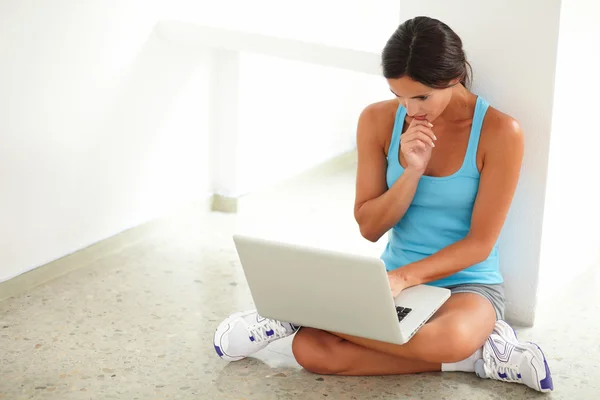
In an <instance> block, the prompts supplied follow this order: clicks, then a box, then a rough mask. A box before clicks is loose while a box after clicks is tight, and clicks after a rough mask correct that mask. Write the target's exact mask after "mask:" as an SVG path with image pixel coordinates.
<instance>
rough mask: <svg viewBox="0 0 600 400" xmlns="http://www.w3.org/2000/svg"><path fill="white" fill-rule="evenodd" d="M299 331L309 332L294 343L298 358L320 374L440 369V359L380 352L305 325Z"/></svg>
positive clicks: (300, 333)
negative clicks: (407, 356)
mask: <svg viewBox="0 0 600 400" xmlns="http://www.w3.org/2000/svg"><path fill="white" fill-rule="evenodd" d="M303 332H304V333H303ZM306 333H308V334H306ZM296 335H303V336H304V335H306V336H305V337H306V339H305V340H294V342H293V344H292V349H293V352H294V355H295V356H296V360H297V361H298V363H299V364H300V365H302V366H303V367H304V368H305V369H306V370H308V371H310V372H314V373H317V374H323V375H347V376H372V375H401V374H414V373H419V372H439V371H441V364H439V363H437V364H436V363H428V362H426V361H418V360H407V359H404V358H400V357H397V356H393V355H390V354H386V353H381V352H379V351H376V350H371V349H368V348H366V347H363V346H360V345H357V344H354V343H352V342H349V341H347V340H345V339H342V338H340V337H338V336H336V335H333V334H331V333H329V332H325V331H320V330H317V329H312V328H302V329H301V330H300V331H299V332H298V333H297V334H296ZM301 337H302V336H301Z"/></svg>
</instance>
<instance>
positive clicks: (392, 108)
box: [357, 100, 398, 149]
mask: <svg viewBox="0 0 600 400" xmlns="http://www.w3.org/2000/svg"><path fill="white" fill-rule="evenodd" d="M397 110H398V101H397V100H384V101H379V102H377V103H373V104H369V105H368V106H366V107H365V108H364V109H363V111H362V112H361V113H360V117H359V120H358V132H357V135H358V138H357V139H358V141H359V142H361V141H364V140H369V141H376V142H377V143H378V144H379V145H381V146H382V147H383V148H384V149H387V145H388V144H389V142H390V139H391V135H392V130H393V128H394V121H395V119H396V111H397Z"/></svg>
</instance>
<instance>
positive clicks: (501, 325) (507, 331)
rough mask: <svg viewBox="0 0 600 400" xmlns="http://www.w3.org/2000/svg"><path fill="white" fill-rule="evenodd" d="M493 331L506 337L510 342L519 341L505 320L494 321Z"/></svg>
mask: <svg viewBox="0 0 600 400" xmlns="http://www.w3.org/2000/svg"><path fill="white" fill-rule="evenodd" d="M494 333H497V334H498V335H499V336H501V337H503V338H505V339H507V340H508V341H510V342H519V340H518V339H517V332H515V330H514V329H513V327H512V326H510V325H509V324H508V323H507V322H506V321H503V320H499V321H496V326H494Z"/></svg>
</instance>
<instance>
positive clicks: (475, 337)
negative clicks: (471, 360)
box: [444, 323, 485, 363]
mask: <svg viewBox="0 0 600 400" xmlns="http://www.w3.org/2000/svg"><path fill="white" fill-rule="evenodd" d="M480 337H481V335H480V334H477V332H474V331H473V327H470V326H467V325H466V324H460V323H458V324H453V325H452V326H450V327H449V328H448V330H447V354H445V357H444V358H445V359H446V361H445V362H448V363H450V362H458V361H462V360H464V359H466V358H467V357H470V356H471V355H472V354H473V353H475V351H476V350H477V349H479V348H480V347H481V346H483V343H484V342H485V339H483V340H481V339H480Z"/></svg>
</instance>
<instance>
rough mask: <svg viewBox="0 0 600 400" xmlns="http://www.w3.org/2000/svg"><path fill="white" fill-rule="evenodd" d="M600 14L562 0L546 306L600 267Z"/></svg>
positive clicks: (590, 3)
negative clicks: (599, 120)
mask: <svg viewBox="0 0 600 400" xmlns="http://www.w3.org/2000/svg"><path fill="white" fill-rule="evenodd" d="M599 13H600V4H598V2H597V1H594V0H570V1H563V2H562V9H561V15H560V34H559V38H558V63H557V66H556V87H555V95H554V113H553V122H552V142H551V143H550V162H549V168H548V188H547V192H546V193H547V194H546V206H545V208H544V228H543V235H542V257H541V261H542V269H541V280H540V300H545V299H553V298H554V299H555V298H556V297H557V296H560V295H561V294H562V293H565V292H569V291H570V292H572V293H577V291H578V290H580V288H579V287H578V286H576V285H579V284H580V283H581V282H585V281H586V280H588V279H595V278H594V276H593V274H594V273H596V274H597V272H596V271H597V270H598V266H599V265H600V177H599V173H600V163H599V161H598V158H599V157H598V149H600V135H599V134H598V128H597V125H596V123H595V120H596V117H597V115H598V109H599V103H598V98H597V96H598V93H599V92H600V81H599V80H598V78H597V74H598V64H599V63H600V54H599V53H598V50H597V49H598V47H599V46H600V45H599V43H600V26H599V25H598V23H597V21H596V19H597V16H598V15H599ZM588 273H589V275H588ZM584 274H585V277H583V278H582V275H584ZM596 279H597V278H596Z"/></svg>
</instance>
